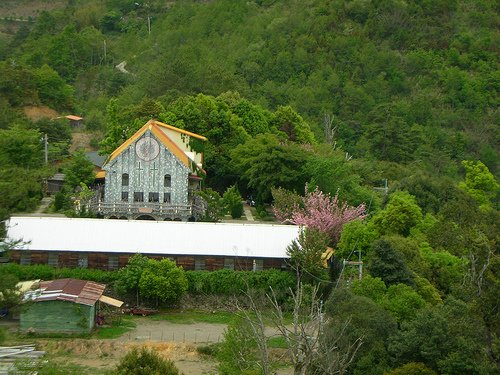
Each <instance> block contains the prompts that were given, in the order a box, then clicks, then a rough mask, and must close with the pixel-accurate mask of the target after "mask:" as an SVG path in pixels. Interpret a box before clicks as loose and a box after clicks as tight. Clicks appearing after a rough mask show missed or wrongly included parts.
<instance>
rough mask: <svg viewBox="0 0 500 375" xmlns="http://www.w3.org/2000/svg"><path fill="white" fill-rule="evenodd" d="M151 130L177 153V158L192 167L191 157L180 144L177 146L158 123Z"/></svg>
mask: <svg viewBox="0 0 500 375" xmlns="http://www.w3.org/2000/svg"><path fill="white" fill-rule="evenodd" d="M151 132H152V133H153V134H154V135H156V137H158V139H159V140H160V141H161V143H163V145H164V146H165V147H167V148H168V149H169V150H170V151H172V153H173V154H174V155H175V157H176V158H177V159H179V160H180V161H181V162H182V164H184V165H185V166H186V167H188V168H189V169H191V166H190V163H189V161H190V160H191V159H189V158H188V156H187V155H186V154H185V153H184V151H182V150H181V149H180V148H179V146H177V145H176V144H175V143H174V142H173V141H172V140H171V139H170V138H169V137H168V135H166V134H165V133H164V132H162V131H161V130H160V129H158V127H157V126H156V125H153V126H152V127H151Z"/></svg>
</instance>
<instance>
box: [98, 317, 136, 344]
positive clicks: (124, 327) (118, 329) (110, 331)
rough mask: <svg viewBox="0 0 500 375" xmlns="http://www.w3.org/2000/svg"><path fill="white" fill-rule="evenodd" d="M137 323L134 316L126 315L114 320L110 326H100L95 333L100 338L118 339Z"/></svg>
mask: <svg viewBox="0 0 500 375" xmlns="http://www.w3.org/2000/svg"><path fill="white" fill-rule="evenodd" d="M136 326H137V324H136V323H135V321H134V317H132V316H124V317H123V318H121V319H120V320H118V321H116V322H113V323H112V324H111V325H110V326H109V327H100V328H99V329H98V330H97V332H96V333H95V335H96V336H97V338H98V339H116V338H117V337H120V336H121V335H123V334H124V333H126V332H128V331H131V330H133V329H134V328H135V327H136Z"/></svg>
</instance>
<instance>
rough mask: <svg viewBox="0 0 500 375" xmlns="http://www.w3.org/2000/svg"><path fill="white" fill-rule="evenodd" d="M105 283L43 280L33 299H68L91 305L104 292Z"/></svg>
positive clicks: (36, 300)
mask: <svg viewBox="0 0 500 375" xmlns="http://www.w3.org/2000/svg"><path fill="white" fill-rule="evenodd" d="M104 288H105V285H103V284H98V283H95V282H93V281H87V280H78V279H59V280H52V281H43V282H41V283H40V289H39V290H38V291H37V293H36V295H35V296H33V297H34V298H33V301H35V302H40V301H69V302H75V303H79V304H82V305H89V306H92V305H93V304H94V303H96V302H97V300H99V298H100V297H101V296H102V293H103V292H104Z"/></svg>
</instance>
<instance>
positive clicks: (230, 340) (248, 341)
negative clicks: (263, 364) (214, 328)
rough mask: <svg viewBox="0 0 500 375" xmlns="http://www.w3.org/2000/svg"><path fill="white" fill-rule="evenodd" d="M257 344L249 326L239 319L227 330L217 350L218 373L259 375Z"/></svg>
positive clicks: (225, 374)
mask: <svg viewBox="0 0 500 375" xmlns="http://www.w3.org/2000/svg"><path fill="white" fill-rule="evenodd" d="M256 348H257V343H256V341H255V338H254V335H253V333H252V328H251V326H250V324H249V323H248V322H247V321H246V320H243V319H241V320H240V321H238V322H235V323H233V324H231V325H229V327H228V328H227V330H226V332H225V333H224V341H223V342H222V344H221V345H220V347H219V348H218V352H217V359H218V360H219V369H218V370H219V373H220V374H222V375H231V374H243V375H257V374H260V371H259V368H260V367H259V364H258V356H257V353H256Z"/></svg>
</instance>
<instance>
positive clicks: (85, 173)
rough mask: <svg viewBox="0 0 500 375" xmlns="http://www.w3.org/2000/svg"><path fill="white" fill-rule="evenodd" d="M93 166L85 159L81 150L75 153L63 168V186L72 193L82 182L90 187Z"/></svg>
mask: <svg viewBox="0 0 500 375" xmlns="http://www.w3.org/2000/svg"><path fill="white" fill-rule="evenodd" d="M94 178H95V172H94V165H93V164H92V162H91V161H90V160H89V159H87V156H86V155H85V152H84V151H83V150H78V151H76V152H75V153H74V154H73V155H72V157H71V160H70V161H69V163H68V164H67V165H66V167H65V168H64V184H65V185H66V186H67V187H68V188H69V189H70V190H71V191H73V190H74V189H75V188H76V187H79V186H80V184H81V183H82V182H83V183H84V184H85V185H90V184H91V183H93V182H94Z"/></svg>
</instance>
